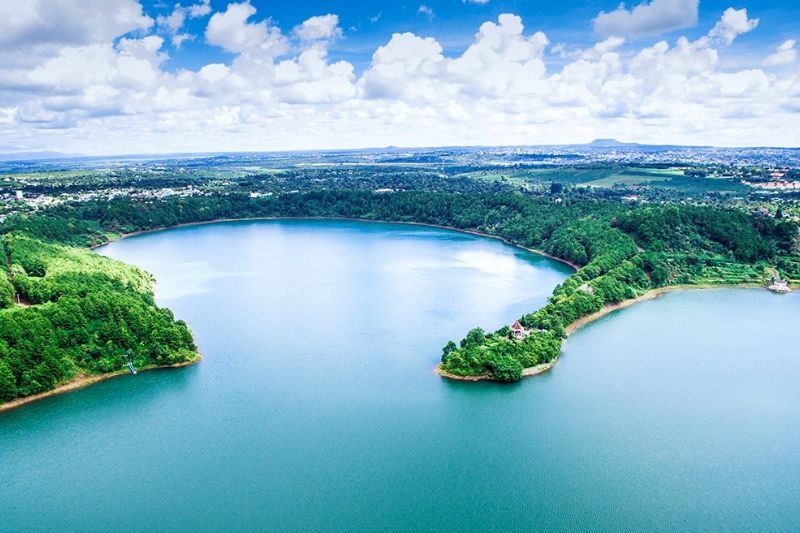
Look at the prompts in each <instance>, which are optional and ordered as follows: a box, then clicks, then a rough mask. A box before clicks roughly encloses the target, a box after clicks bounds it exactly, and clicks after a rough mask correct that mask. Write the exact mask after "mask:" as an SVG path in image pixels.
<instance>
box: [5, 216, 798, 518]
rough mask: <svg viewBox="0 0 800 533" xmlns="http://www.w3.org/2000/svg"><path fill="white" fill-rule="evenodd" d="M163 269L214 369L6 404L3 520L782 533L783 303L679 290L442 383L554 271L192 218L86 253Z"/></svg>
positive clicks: (789, 392)
mask: <svg viewBox="0 0 800 533" xmlns="http://www.w3.org/2000/svg"><path fill="white" fill-rule="evenodd" d="M102 253H105V254H107V255H109V256H112V257H116V258H119V259H122V260H125V261H129V262H131V263H135V264H137V265H140V266H142V267H144V268H146V269H147V270H149V271H150V272H152V273H154V274H155V275H156V277H157V278H158V288H157V295H158V300H159V303H160V304H161V305H165V306H168V307H170V308H171V309H172V310H173V311H174V312H175V314H176V315H177V316H178V317H180V318H183V319H185V320H186V321H187V322H188V323H189V324H190V326H191V327H192V329H193V331H194V333H195V336H196V338H197V341H198V344H199V346H200V348H201V351H202V352H203V354H204V357H205V359H204V360H203V362H202V363H201V364H200V365H197V366H195V367H191V368H187V369H182V370H173V371H158V372H148V373H140V374H139V375H138V376H135V377H134V376H126V377H122V378H119V379H115V380H111V381H108V382H104V383H101V384H98V385H95V386H93V387H90V388H87V389H84V390H81V391H79V392H76V393H71V394H65V395H62V396H58V397H54V398H50V399H47V400H45V401H41V402H38V403H35V404H32V405H30V406H28V407H25V408H22V409H18V410H16V411H11V412H9V413H5V414H0V502H2V511H0V530H3V531H6V530H7V531H22V530H25V531H31V530H46V529H50V530H52V529H55V528H58V529H61V530H81V531H86V530H91V531H95V530H149V531H166V530H169V531H174V530H180V531H197V530H220V529H228V530H242V529H244V530H252V529H257V530H274V531H298V530H302V531H315V530H340V531H341V530H348V531H364V530H369V531H378V530H407V531H483V530H487V529H493V530H500V529H505V530H531V529H534V528H537V529H547V530H559V529H593V530H596V529H629V530H653V529H656V530H659V529H660V530H664V529H682V530H687V529H688V530H704V531H705V530H709V529H715V530H752V529H762V530H763V529H770V530H791V529H796V528H797V527H798V524H800V498H797V494H798V489H800V388H799V387H798V383H800V350H798V349H797V347H798V346H800V328H798V327H797V319H798V317H800V298H798V297H797V296H795V295H790V296H786V297H780V296H776V295H772V294H770V293H767V292H766V291H756V290H715V291H696V292H683V293H671V294H668V295H666V296H665V297H663V298H659V299H657V300H654V301H650V302H645V303H642V304H639V305H636V306H634V307H631V308H628V309H626V310H624V311H622V312H618V313H615V314H612V315H609V316H607V317H605V318H604V319H602V320H600V321H598V322H596V323H594V324H591V325H589V326H587V327H586V328H584V329H583V330H581V331H579V332H578V333H576V334H575V335H573V336H572V337H571V338H570V339H569V340H568V341H567V343H566V345H565V349H564V353H563V354H562V357H561V359H560V361H559V363H558V365H556V367H555V368H554V370H553V371H551V372H550V373H548V374H545V375H543V376H540V377H538V378H535V379H532V380H528V381H524V382H522V383H519V384H515V385H510V386H508V385H497V384H491V383H479V384H472V383H454V382H450V381H444V380H442V379H440V378H439V377H437V376H436V375H435V374H434V373H433V371H432V368H433V366H434V364H435V363H436V362H437V360H438V357H439V353H440V349H441V346H442V345H443V344H444V343H445V342H446V341H447V340H448V339H451V338H459V337H460V336H461V335H463V333H464V332H465V331H466V330H467V329H469V328H470V327H472V326H475V325H481V326H483V327H485V328H492V329H493V328H496V327H498V326H500V325H501V324H503V323H507V322H509V321H510V320H512V319H514V318H516V317H517V316H518V315H520V314H522V313H523V312H525V311H529V310H532V309H535V308H537V307H539V306H540V305H542V304H543V303H544V301H545V300H546V297H547V296H548V295H549V294H550V292H551V291H552V288H553V287H554V286H555V285H556V284H557V283H559V282H560V281H561V280H562V279H564V277H566V276H567V275H569V270H568V269H566V268H565V267H564V266H563V265H560V264H558V263H555V262H552V261H550V260H548V259H545V258H541V257H537V256H534V255H531V254H528V253H526V252H524V251H520V250H517V249H514V248H511V247H508V246H505V245H503V244H501V243H499V242H497V241H495V240H490V239H485V238H479V237H474V236H470V235H465V234H460V233H454V232H449V231H442V230H437V229H431V228H422V227H412V226H399V225H391V224H370V223H356V222H330V221H327V222H323V221H284V222H274V221H273V222H268V221H262V222H236V223H224V224H213V225H203V226H191V227H184V228H179V229H175V230H170V231H165V232H159V233H152V234H146V235H141V236H137V237H133V238H130V239H125V240H122V241H119V242H116V243H114V244H112V245H110V246H108V247H106V248H104V249H103V250H102Z"/></svg>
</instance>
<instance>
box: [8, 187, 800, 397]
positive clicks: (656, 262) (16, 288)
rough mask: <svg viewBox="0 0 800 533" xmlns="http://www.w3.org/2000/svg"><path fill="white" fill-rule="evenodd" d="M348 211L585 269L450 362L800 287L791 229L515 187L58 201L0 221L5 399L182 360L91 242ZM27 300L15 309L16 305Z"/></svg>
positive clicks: (519, 352) (184, 346)
mask: <svg viewBox="0 0 800 533" xmlns="http://www.w3.org/2000/svg"><path fill="white" fill-rule="evenodd" d="M251 217H348V218H357V219H368V220H385V221H399V222H419V223H428V224H437V225H443V226H450V227H454V228H458V229H468V230H475V231H480V232H484V233H487V234H491V235H496V236H499V237H502V238H504V239H506V240H507V241H509V242H511V243H513V244H517V245H521V246H526V247H531V248H536V249H540V250H542V251H544V252H547V253H549V254H552V255H554V256H557V257H559V258H562V259H564V260H567V261H569V262H571V263H573V264H575V265H576V266H578V267H579V269H578V270H577V272H576V273H575V274H574V275H572V276H571V277H570V278H568V279H567V280H565V282H564V283H562V284H561V285H559V286H558V287H556V289H555V290H554V292H553V295H552V297H551V298H550V299H549V302H548V304H547V305H546V306H545V307H543V308H542V309H539V310H533V312H531V313H530V314H528V315H525V316H524V317H521V318H520V322H521V324H522V325H523V326H524V327H525V328H526V332H525V336H524V338H523V339H521V340H518V339H516V338H515V337H514V335H513V332H512V331H511V330H510V329H509V328H508V327H504V328H502V329H500V330H498V331H496V332H494V333H487V332H484V331H482V330H480V329H475V330H472V331H470V332H469V333H468V334H467V336H466V337H465V338H464V339H463V340H461V341H460V343H459V344H456V343H454V342H450V343H448V345H447V346H446V347H445V349H444V352H443V356H442V363H441V368H442V369H443V370H444V371H446V372H448V373H451V374H455V375H462V376H480V375H488V376H491V377H492V378H494V379H496V380H501V381H514V380H518V379H520V377H521V375H522V371H523V369H524V368H526V367H531V366H535V365H537V364H539V363H543V362H549V361H552V360H553V359H554V358H555V357H556V356H557V355H558V353H559V351H560V347H561V342H562V340H563V338H564V336H565V329H566V328H567V326H569V325H570V324H571V323H573V322H574V321H575V320H577V319H578V318H580V317H582V316H585V315H587V314H590V313H593V312H595V311H598V310H600V309H601V308H602V307H603V306H605V305H608V304H614V303H617V302H621V301H623V300H626V299H629V298H633V297H636V296H637V295H641V294H643V293H644V292H646V291H648V290H650V289H653V288H657V287H662V286H666V285H676V284H734V283H763V282H764V281H765V279H766V277H767V276H768V272H769V270H768V269H771V268H777V269H778V270H779V271H780V273H781V275H783V276H784V277H786V278H788V279H790V280H800V261H798V256H797V253H796V252H797V250H796V246H797V225H796V224H795V223H793V222H790V221H786V220H776V219H774V218H768V217H756V216H751V215H748V214H745V213H742V212H740V211H736V210H731V209H723V208H712V207H703V206H694V205H678V204H670V205H653V206H647V205H629V204H622V203H619V202H612V201H604V200H601V199H596V198H595V199H592V198H586V199H575V198H566V199H561V198H559V199H554V198H552V197H547V196H526V195H522V194H516V193H513V192H508V191H503V192H466V193H465V192H429V191H428V192H423V191H417V192H396V193H377V192H372V191H353V190H351V191H346V190H336V191H331V190H327V191H325V190H321V191H310V192H299V193H284V194H275V195H272V196H264V197H258V198H250V197H249V195H248V194H245V193H241V194H238V193H226V194H224V195H215V196H193V197H188V198H178V199H168V200H161V201H157V200H138V201H137V200H130V199H118V200H113V201H110V202H84V203H74V204H63V205H59V206H57V207H53V208H50V209H47V210H43V211H40V212H39V213H38V214H32V215H22V216H13V217H9V218H8V219H7V220H6V221H5V222H4V223H3V225H2V228H1V229H0V232H1V233H2V246H3V250H2V251H3V253H4V255H5V258H6V270H7V276H5V277H3V279H0V298H2V305H3V306H4V309H3V310H2V311H0V400H8V399H12V398H14V397H17V396H25V395H29V394H34V393H36V392H41V391H44V390H48V389H50V388H53V387H54V386H56V385H58V384H59V383H62V382H64V381H67V380H69V379H70V378H71V377H73V376H75V375H76V374H78V373H81V372H83V373H93V372H109V371H114V370H118V369H120V368H122V366H123V365H124V364H125V362H126V357H128V356H130V357H132V358H133V359H134V360H135V361H136V364H137V365H139V366H147V365H165V364H170V363H174V362H180V361H186V360H189V359H191V358H193V357H194V356H195V355H194V354H195V348H194V344H193V342H192V339H191V335H190V334H189V331H188V329H187V328H186V326H185V324H183V323H182V322H181V321H176V320H175V319H174V318H173V317H172V315H171V314H170V312H169V311H168V310H164V309H158V308H157V307H156V306H155V304H154V302H153V298H152V293H151V291H150V280H149V279H148V277H147V275H146V274H144V273H143V272H141V271H139V270H138V269H136V268H135V267H130V266H126V265H123V264H121V263H118V262H116V261H113V260H111V259H107V258H103V257H100V256H98V255H96V254H94V253H93V252H91V251H89V250H86V247H89V246H92V245H96V244H99V243H102V242H106V241H108V240H109V239H113V238H114V237H115V236H118V235H120V234H123V233H128V232H133V231H139V230H147V229H154V228H161V227H169V226H174V225H176V224H181V223H188V222H200V221H210V220H215V219H220V218H251ZM17 297H19V298H20V303H21V304H22V305H20V304H17V303H15V300H16V298H17Z"/></svg>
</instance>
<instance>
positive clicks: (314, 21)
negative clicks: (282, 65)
mask: <svg viewBox="0 0 800 533" xmlns="http://www.w3.org/2000/svg"><path fill="white" fill-rule="evenodd" d="M294 33H295V35H297V37H299V38H300V39H301V40H303V41H318V40H328V39H336V38H338V37H341V35H342V29H341V28H340V27H339V17H338V16H337V15H332V14H328V15H322V16H317V17H311V18H310V19H308V20H306V21H305V22H303V23H302V24H300V25H299V26H297V27H296V28H295V29H294Z"/></svg>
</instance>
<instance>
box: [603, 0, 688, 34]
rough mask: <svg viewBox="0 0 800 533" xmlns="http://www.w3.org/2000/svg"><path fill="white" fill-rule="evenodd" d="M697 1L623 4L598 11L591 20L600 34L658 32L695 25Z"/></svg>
mask: <svg viewBox="0 0 800 533" xmlns="http://www.w3.org/2000/svg"><path fill="white" fill-rule="evenodd" d="M698 4H699V0H650V1H649V2H647V1H645V2H642V3H641V4H638V5H637V6H635V7H633V8H632V9H630V10H629V9H626V8H625V5H624V4H620V6H619V7H618V8H617V9H615V10H614V11H611V12H609V13H606V12H601V13H600V14H599V15H597V17H596V18H595V19H594V21H593V22H594V30H595V31H596V32H597V33H599V34H600V35H631V36H635V37H639V36H646V35H658V34H661V33H665V32H668V31H673V30H680V29H684V28H689V27H692V26H694V25H695V24H697V8H698Z"/></svg>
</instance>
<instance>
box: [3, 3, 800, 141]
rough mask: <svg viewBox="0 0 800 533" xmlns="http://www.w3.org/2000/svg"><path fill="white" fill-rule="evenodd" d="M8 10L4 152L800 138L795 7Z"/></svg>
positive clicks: (128, 6)
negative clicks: (601, 139) (598, 139)
mask: <svg viewBox="0 0 800 533" xmlns="http://www.w3.org/2000/svg"><path fill="white" fill-rule="evenodd" d="M14 4H16V3H12V2H0V152H3V153H7V152H39V151H58V152H64V153H76V154H78V153H79V154H85V155H112V154H130V153H148V154H157V153H179V152H180V153H193V152H226V151H279V150H314V149H346V148H367V147H378V146H390V145H396V146H459V145H460V146H470V145H479V146H496V145H537V144H542V145H544V144H580V143H588V142H590V141H592V140H593V139H596V138H616V139H619V140H621V141H626V142H640V143H644V144H679V145H714V146H798V145H800V128H797V126H796V124H797V120H798V118H799V117H800V60H798V55H799V54H798V50H797V42H796V39H797V34H798V33H800V25H798V24H797V22H796V21H797V20H799V19H800V7H798V6H797V5H795V4H794V3H792V2H789V1H781V0H769V1H759V2H754V1H752V0H751V1H750V2H748V4H750V5H746V4H745V5H729V3H728V2H726V1H717V0H703V1H698V0H645V1H643V2H641V3H631V2H627V3H626V4H624V5H619V3H618V2H617V0H600V1H593V2H576V3H572V4H571V5H568V6H554V7H550V6H528V5H525V4H524V3H523V4H520V3H518V2H514V1H504V0H430V1H424V2H412V3H409V4H405V5H402V4H397V3H391V2H366V1H362V0H356V1H353V2H337V1H324V0H316V1H313V2H304V3H276V2H267V1H263V2H262V1H257V0H251V1H243V2H229V1H227V0H219V1H218V0H180V2H179V3H173V2H167V3H166V4H165V3H162V2H158V1H157V0H142V1H139V0H30V1H28V2H25V3H22V4H20V5H14ZM598 6H600V9H599V10H598ZM792 21H794V22H792Z"/></svg>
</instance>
